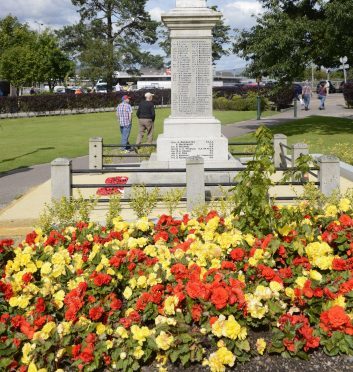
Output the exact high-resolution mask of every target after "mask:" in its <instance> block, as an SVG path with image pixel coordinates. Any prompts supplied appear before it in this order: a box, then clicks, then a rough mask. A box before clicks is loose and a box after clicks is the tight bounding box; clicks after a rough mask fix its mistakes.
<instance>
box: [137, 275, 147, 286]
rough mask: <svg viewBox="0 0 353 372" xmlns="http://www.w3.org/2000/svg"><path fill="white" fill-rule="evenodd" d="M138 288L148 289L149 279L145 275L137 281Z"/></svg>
mask: <svg viewBox="0 0 353 372" xmlns="http://www.w3.org/2000/svg"><path fill="white" fill-rule="evenodd" d="M137 286H138V287H139V288H146V287H147V278H146V277H145V276H144V275H141V276H139V277H138V279H137Z"/></svg>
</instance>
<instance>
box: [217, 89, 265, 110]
mask: <svg viewBox="0 0 353 372" xmlns="http://www.w3.org/2000/svg"><path fill="white" fill-rule="evenodd" d="M257 97H258V96H257V93H255V92H248V93H247V94H246V95H237V94H236V95H233V97H232V98H231V99H227V98H226V97H216V98H215V99H214V100H213V107H214V109H217V110H233V111H256V110H257ZM260 100H261V101H260V102H261V111H264V110H266V108H267V107H268V105H269V102H268V99H267V98H266V97H264V96H260Z"/></svg>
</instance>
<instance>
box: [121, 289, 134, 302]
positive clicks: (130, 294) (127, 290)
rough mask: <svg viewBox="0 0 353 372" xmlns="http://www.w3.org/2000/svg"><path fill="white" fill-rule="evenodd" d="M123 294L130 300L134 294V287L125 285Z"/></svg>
mask: <svg viewBox="0 0 353 372" xmlns="http://www.w3.org/2000/svg"><path fill="white" fill-rule="evenodd" d="M123 296H124V298H125V299H126V300H128V299H129V298H130V297H131V296H132V289H131V288H130V287H125V289H124V292H123Z"/></svg>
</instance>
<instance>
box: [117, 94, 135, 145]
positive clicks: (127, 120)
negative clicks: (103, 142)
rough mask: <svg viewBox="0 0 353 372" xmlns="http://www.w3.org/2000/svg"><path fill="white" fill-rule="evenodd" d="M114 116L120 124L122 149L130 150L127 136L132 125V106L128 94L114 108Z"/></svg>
mask: <svg viewBox="0 0 353 372" xmlns="http://www.w3.org/2000/svg"><path fill="white" fill-rule="evenodd" d="M116 116H117V118H118V121H119V124H120V133H121V145H122V146H123V147H122V150H123V151H125V152H127V151H131V147H130V146H129V145H130V144H129V136H130V132H131V127H132V107H131V105H130V97H129V96H126V95H125V96H123V97H122V102H121V103H120V105H118V107H117V109H116Z"/></svg>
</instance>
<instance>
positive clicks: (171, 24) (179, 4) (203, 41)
mask: <svg viewBox="0 0 353 372" xmlns="http://www.w3.org/2000/svg"><path fill="white" fill-rule="evenodd" d="M220 18H221V14H220V13H218V12H215V11H213V10H211V9H209V8H207V7H206V1H205V0H176V8H174V9H173V10H171V11H170V12H169V13H167V14H163V15H162V21H163V22H164V23H165V25H166V26H167V27H168V29H169V31H170V39H171V75H172V93H171V94H172V97H171V115H170V117H169V118H167V119H166V120H165V121H164V132H163V134H161V135H160V136H159V137H158V139H157V153H156V154H153V155H152V157H151V159H150V161H152V162H153V161H156V162H158V163H160V164H159V166H167V167H170V168H173V167H184V166H185V159H186V158H187V157H189V156H202V157H203V158H204V161H205V164H206V165H207V166H209V167H212V166H213V165H214V166H218V165H223V166H224V165H225V164H224V162H228V161H229V160H230V156H229V154H228V140H227V139H226V138H225V137H224V136H223V135H222V134H221V123H220V122H219V121H218V120H217V119H216V118H215V117H214V116H213V114H212V86H213V68H212V28H213V27H214V25H215V24H216V22H217V21H218V20H219V19H220ZM166 162H167V164H166ZM162 163H164V164H162ZM211 163H213V165H212V164H211ZM155 165H157V164H155ZM233 166H234V164H233Z"/></svg>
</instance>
